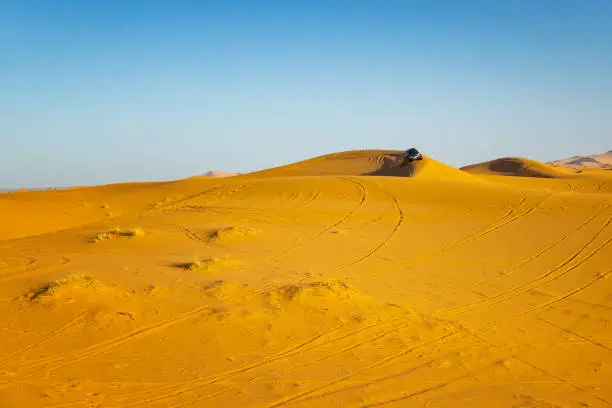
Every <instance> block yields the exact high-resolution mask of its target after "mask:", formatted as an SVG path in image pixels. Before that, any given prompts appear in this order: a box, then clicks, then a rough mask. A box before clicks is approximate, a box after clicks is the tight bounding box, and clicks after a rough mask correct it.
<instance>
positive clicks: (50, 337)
mask: <svg viewBox="0 0 612 408" xmlns="http://www.w3.org/2000/svg"><path fill="white" fill-rule="evenodd" d="M93 313H94V310H93V309H88V310H87V311H85V312H84V313H81V314H80V315H78V316H77V317H75V318H74V319H72V320H70V321H69V322H68V323H66V324H64V325H62V326H60V327H58V328H56V329H55V330H53V331H51V333H49V334H47V337H45V338H44V339H43V340H40V341H37V342H34V343H31V344H29V345H27V346H25V347H22V348H20V349H19V350H15V351H13V352H12V353H9V354H6V355H4V356H2V357H1V358H0V362H2V361H6V360H8V359H9V358H11V357H14V356H16V355H19V354H22V353H24V352H26V351H28V350H30V349H32V348H34V347H37V346H40V345H42V344H45V343H48V342H50V341H51V340H53V339H54V338H56V337H57V336H59V335H61V334H62V333H64V332H65V331H66V330H68V329H70V328H71V327H72V326H74V325H75V324H77V323H78V322H80V321H81V320H85V319H86V318H87V317H89V316H91V315H92V314H93Z"/></svg>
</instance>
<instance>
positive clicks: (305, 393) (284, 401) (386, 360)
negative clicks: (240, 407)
mask: <svg viewBox="0 0 612 408" xmlns="http://www.w3.org/2000/svg"><path fill="white" fill-rule="evenodd" d="M458 333H461V332H460V331H459V332H453V333H450V334H445V335H444V336H440V337H437V338H435V339H432V340H429V341H426V342H423V343H421V344H419V345H417V346H414V347H411V348H409V349H407V350H403V351H400V352H398V353H394V354H392V355H390V356H388V357H385V358H383V359H382V360H379V361H377V362H376V363H373V364H370V365H368V366H366V367H363V368H361V369H359V370H356V371H353V372H352V373H350V374H347V375H344V376H342V377H339V378H336V379H335V380H333V381H330V382H328V383H326V384H323V385H321V386H318V387H315V388H311V389H310V390H307V391H303V392H301V393H299V394H296V395H293V396H290V397H287V398H283V399H281V400H280V401H277V402H275V403H273V404H272V405H270V406H269V408H277V407H281V406H284V405H288V404H289V403H292V402H298V401H300V400H302V399H303V397H306V396H308V395H311V394H313V393H314V392H317V391H320V390H322V389H325V388H328V387H330V386H332V385H335V384H338V383H340V382H342V381H346V380H347V379H349V378H351V377H354V376H356V375H358V374H361V373H363V372H365V371H368V370H371V369H373V368H376V367H379V366H382V365H384V364H387V363H389V362H391V361H394V360H397V359H398V358H400V357H403V356H405V355H406V354H408V353H411V352H413V351H415V350H418V349H420V348H422V347H426V346H430V345H432V344H436V343H438V342H440V341H442V340H445V339H447V338H449V337H451V336H454V335H456V334H458Z"/></svg>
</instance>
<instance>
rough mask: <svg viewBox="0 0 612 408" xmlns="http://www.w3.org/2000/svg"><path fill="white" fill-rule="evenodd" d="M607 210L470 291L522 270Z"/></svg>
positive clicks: (602, 211)
mask: <svg viewBox="0 0 612 408" xmlns="http://www.w3.org/2000/svg"><path fill="white" fill-rule="evenodd" d="M607 209H608V206H607V205H606V206H605V207H604V209H603V210H601V211H599V212H598V213H596V214H594V215H592V216H591V217H589V218H587V219H586V220H585V221H583V222H582V223H580V224H579V225H578V226H577V227H576V228H574V229H573V230H572V231H570V232H568V233H567V234H564V235H562V236H561V238H559V239H557V240H555V241H553V242H551V243H550V244H548V245H546V246H545V247H544V248H542V249H541V250H539V251H538V252H536V253H535V254H533V255H532V256H530V257H529V258H527V259H526V260H524V261H523V262H521V263H520V264H518V265H517V266H515V267H513V268H512V269H510V270H508V271H504V273H503V275H501V276H498V277H495V278H492V279H488V280H485V281H483V282H480V283H477V284H476V285H474V286H472V289H473V288H478V287H480V286H482V285H486V284H489V283H491V282H493V281H496V280H499V279H503V278H506V277H507V276H509V275H511V274H513V273H514V272H516V271H518V270H520V269H522V268H523V267H524V266H526V265H528V264H530V263H531V262H533V261H535V260H536V259H538V258H540V257H541V256H542V255H544V254H545V253H546V252H548V251H550V250H551V249H553V248H554V247H556V246H557V245H559V244H560V243H562V242H563V241H565V240H567V239H568V238H569V237H570V236H572V235H574V234H576V233H577V232H578V231H580V230H581V229H583V228H584V227H586V226H587V225H588V224H589V223H591V222H592V221H593V220H594V219H596V218H597V217H599V216H600V215H602V214H603V213H604V212H605V211H606V210H607Z"/></svg>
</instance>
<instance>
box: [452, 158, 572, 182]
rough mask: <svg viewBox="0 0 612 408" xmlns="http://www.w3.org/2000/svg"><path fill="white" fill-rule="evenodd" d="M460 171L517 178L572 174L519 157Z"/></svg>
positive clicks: (474, 165) (491, 161)
mask: <svg viewBox="0 0 612 408" xmlns="http://www.w3.org/2000/svg"><path fill="white" fill-rule="evenodd" d="M461 170H463V171H465V172H467V173H471V174H482V175H499V176H518V177H543V178H556V177H567V176H568V175H570V174H572V172H570V171H569V170H567V169H560V168H555V167H553V166H551V165H548V164H545V163H541V162H538V161H535V160H530V159H524V158H520V157H502V158H500V159H496V160H490V161H486V162H482V163H477V164H472V165H469V166H465V167H462V168H461Z"/></svg>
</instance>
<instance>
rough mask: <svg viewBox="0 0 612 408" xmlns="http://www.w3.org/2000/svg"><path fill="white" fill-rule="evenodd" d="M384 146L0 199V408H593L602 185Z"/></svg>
mask: <svg viewBox="0 0 612 408" xmlns="http://www.w3.org/2000/svg"><path fill="white" fill-rule="evenodd" d="M399 153H400V152H394V151H356V152H345V153H338V154H332V155H328V156H323V157H320V158H315V159H312V160H307V161H304V162H300V163H296V164H293V165H289V166H283V167H279V168H275V169H269V170H265V171H262V172H257V173H252V174H248V175H239V176H234V177H229V178H213V177H211V178H191V179H186V180H182V181H175V182H169V183H137V184H120V185H109V186H101V187H92V188H75V189H67V190H61V191H47V192H19V193H8V194H2V195H0V217H1V220H0V298H1V300H0V302H1V303H0V304H1V309H0V316H1V319H2V320H1V321H2V325H1V327H0V330H1V333H0V407H20V408H21V407H58V408H59V407H132V406H147V407H281V406H283V407H284V406H291V407H306V406H307V407H377V406H388V407H536V406H537V407H609V406H610V405H612V275H610V273H611V272H612V245H611V244H610V241H611V240H612V226H611V225H610V224H611V222H612V207H611V206H612V177H611V176H612V174H611V172H609V171H604V170H601V171H590V172H583V173H579V174H577V173H574V172H573V171H569V170H567V171H564V170H563V169H559V168H554V167H552V166H548V165H545V164H543V163H537V162H533V161H528V160H524V159H504V160H505V161H504V160H502V161H501V162H498V163H495V162H488V163H486V164H481V165H476V166H472V167H468V168H465V170H466V171H462V170H459V169H455V168H452V167H450V166H446V165H444V164H442V163H439V162H436V161H435V160H433V159H431V158H428V157H426V158H425V160H423V161H422V162H419V163H418V164H417V165H416V166H415V168H413V169H411V168H409V167H404V168H401V169H400V168H398V167H397V163H398V161H399ZM407 175H412V176H413V177H405V176H407ZM389 176H397V177H389ZM524 176H527V177H524Z"/></svg>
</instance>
